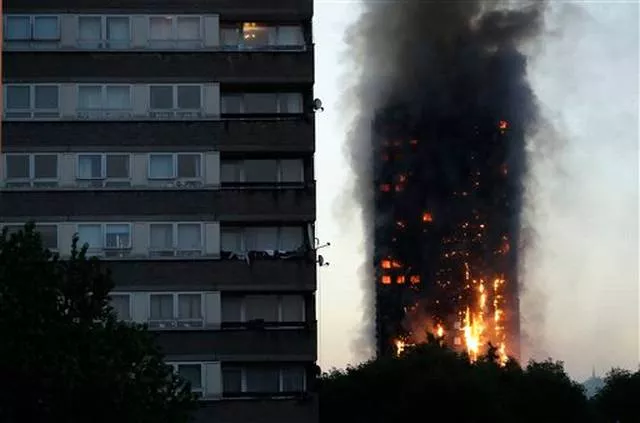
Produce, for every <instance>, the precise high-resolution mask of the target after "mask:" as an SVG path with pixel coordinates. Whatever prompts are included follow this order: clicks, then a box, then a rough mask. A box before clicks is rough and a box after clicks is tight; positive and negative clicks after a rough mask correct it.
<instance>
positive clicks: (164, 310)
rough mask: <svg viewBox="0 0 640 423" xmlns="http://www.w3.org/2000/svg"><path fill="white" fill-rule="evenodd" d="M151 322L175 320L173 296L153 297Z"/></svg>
mask: <svg viewBox="0 0 640 423" xmlns="http://www.w3.org/2000/svg"><path fill="white" fill-rule="evenodd" d="M150 298H151V310H150V313H149V314H150V317H151V320H170V319H173V295H171V294H167V295H164V294H163V295H151V297H150Z"/></svg>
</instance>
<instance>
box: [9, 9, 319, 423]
mask: <svg viewBox="0 0 640 423" xmlns="http://www.w3.org/2000/svg"><path fill="white" fill-rule="evenodd" d="M3 3H4V17H3V18H4V50H3V82H4V85H3V102H4V104H3V106H4V107H3V119H2V120H3V122H2V144H1V153H2V161H1V172H0V225H8V226H10V227H12V226H13V225H16V227H17V225H21V224H23V223H24V222H26V221H29V220H33V221H35V222H36V224H37V228H38V229H39V230H40V231H41V233H42V235H43V239H44V241H45V243H46V245H47V246H48V247H49V248H51V249H53V250H56V251H58V252H59V253H60V254H61V255H62V256H63V257H64V256H65V255H68V254H69V251H70V245H71V241H72V238H73V236H74V234H78V236H79V238H80V242H81V243H87V244H88V245H89V252H90V253H91V254H92V255H97V256H99V257H101V258H102V259H103V261H104V263H105V264H106V265H107V266H108V267H109V268H110V269H111V270H112V272H113V277H114V280H115V283H116V289H115V291H114V292H113V293H112V296H111V298H112V302H113V305H114V307H115V309H116V310H117V311H118V314H119V316H120V317H121V318H122V319H123V320H128V321H132V322H140V323H146V324H148V325H149V328H150V329H151V330H153V331H155V332H157V335H158V336H157V339H158V343H159V345H160V347H161V348H162V350H163V352H164V353H165V355H166V357H167V360H168V362H170V363H172V364H173V365H174V366H175V368H176V371H177V372H178V373H179V374H181V375H182V376H183V377H184V378H186V379H187V380H189V381H190V382H191V384H192V388H193V390H194V391H195V392H197V393H198V394H199V395H200V397H201V399H202V401H201V405H202V407H201V409H200V411H199V412H198V414H197V416H196V421H202V422H205V421H206V422H221V423H235V422H247V423H249V422H250V423H262V422H279V423H281V422H291V423H294V422H295V423H301V422H315V421H317V401H316V399H315V395H314V379H315V376H316V365H315V363H316V344H317V342H316V336H317V330H316V313H315V290H316V269H315V267H316V259H315V256H316V255H315V238H314V221H315V186H314V169H313V153H314V148H315V138H314V109H313V81H314V79H313V78H314V60H313V44H312V31H311V18H312V14H313V9H312V0H268V1H257V0H242V1H227V0H201V1H196V0H163V1H151V0H118V1H111V2H105V1H98V0H62V1H60V2H49V1H45V0H5V1H4V2H3Z"/></svg>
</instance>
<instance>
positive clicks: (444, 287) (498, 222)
mask: <svg viewBox="0 0 640 423" xmlns="http://www.w3.org/2000/svg"><path fill="white" fill-rule="evenodd" d="M512 3H513V2H499V1H496V0H487V1H481V0H475V1H451V0H435V1H434V0H430V1H425V0H405V1H388V2H384V1H383V2H380V1H365V3H364V12H363V14H362V16H361V18H360V19H359V21H358V22H357V23H356V24H355V25H354V27H352V28H351V30H350V31H349V33H348V39H347V43H348V44H349V47H350V51H351V52H352V53H353V56H352V60H353V63H354V69H353V71H354V76H353V77H354V79H355V80H356V81H357V83H356V84H355V86H354V87H352V88H353V90H352V92H351V93H350V94H351V95H352V96H353V98H355V99H357V104H356V105H355V108H356V110H357V111H358V114H357V116H356V117H355V118H354V120H353V123H352V126H351V131H350V133H349V134H348V144H347V155H348V157H349V159H350V163H351V166H352V168H353V170H354V173H355V177H356V180H355V185H354V187H353V188H354V189H353V196H354V198H355V199H356V200H357V201H358V202H359V203H360V204H361V206H362V213H363V221H364V222H365V224H366V225H368V227H367V230H366V238H367V243H366V244H367V249H368V251H367V257H368V260H369V262H368V263H367V266H365V269H364V270H363V273H364V274H363V275H362V279H363V281H364V284H365V293H366V296H367V298H366V299H365V301H366V304H367V306H368V307H369V308H368V309H367V310H365V316H366V317H365V318H368V319H370V320H369V322H371V320H372V319H373V316H374V315H376V313H375V311H374V310H375V308H376V307H377V310H378V313H377V315H378V318H377V321H376V322H375V325H376V328H377V330H376V333H377V338H378V339H377V346H376V349H377V350H378V352H379V353H382V354H385V353H388V351H389V348H390V346H391V340H392V338H393V337H396V336H398V335H403V334H404V335H407V334H408V335H410V332H412V331H414V329H413V328H414V327H415V322H410V323H409V324H407V322H406V318H407V315H408V314H407V310H413V311H414V313H410V314H413V315H419V316H425V322H429V323H426V324H428V325H433V324H435V323H436V322H437V323H442V324H446V325H447V327H448V328H451V329H452V325H451V321H452V320H459V319H460V316H461V313H462V312H463V311H464V308H465V307H466V306H469V305H472V306H473V305H474V304H475V301H476V298H475V294H474V292H476V291H474V290H475V289H476V288H478V289H480V290H484V289H485V285H484V284H485V282H486V283H487V285H486V290H487V292H489V291H491V294H492V295H493V298H494V300H495V301H496V302H494V303H492V304H491V307H490V312H491V313H492V314H491V315H492V316H493V315H494V314H496V315H497V314H498V313H502V312H506V315H507V316H508V322H507V323H506V325H505V326H500V325H498V324H496V325H495V327H494V328H493V332H492V335H496V334H498V333H499V332H500V331H502V332H504V331H507V332H509V335H511V336H512V337H513V338H519V315H518V313H519V306H518V283H519V278H518V268H519V265H520V255H519V252H520V249H521V247H522V240H521V237H520V234H521V231H520V228H521V227H522V226H523V224H522V221H521V216H522V214H523V198H524V182H523V181H524V178H525V176H526V172H527V160H526V157H527V156H526V151H525V148H526V139H527V137H528V135H529V134H530V133H531V132H532V131H533V130H534V129H535V128H536V127H537V126H538V124H539V118H538V112H537V106H536V102H535V99H534V95H533V94H532V91H531V89H530V88H529V85H528V82H527V74H526V68H527V62H526V57H525V56H524V55H523V54H522V53H521V51H522V46H523V45H524V44H526V43H527V42H529V41H531V40H535V39H536V37H537V35H538V34H539V31H540V27H541V22H542V18H543V11H544V8H545V2H543V1H535V2H526V3H525V2H519V3H517V4H515V5H514V4H512ZM500 281H502V282H503V283H506V287H503V286H502V285H500V283H499V282H500ZM494 282H495V283H494ZM480 285H482V287H480ZM500 289H502V290H503V291H499V290H500ZM505 299H506V300H505ZM498 300H500V301H503V300H504V302H503V303H502V302H501V303H500V304H498ZM416 308H417V309H418V310H417V311H416ZM496 321H497V317H496ZM371 323H372V322H371ZM499 326H500V327H499ZM366 328H367V329H366V333H365V336H366V337H368V336H370V334H371V333H372V331H371V327H370V326H368V325H366ZM490 338H491V339H494V338H492V337H490ZM455 341H458V340H455ZM370 342H371V344H373V339H370ZM452 342H454V340H453V339H452ZM512 344H517V340H516V342H512ZM512 348H513V349H512V350H510V352H511V353H514V354H517V352H518V351H517V345H514V346H513V347H512Z"/></svg>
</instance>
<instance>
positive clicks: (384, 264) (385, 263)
mask: <svg viewBox="0 0 640 423" xmlns="http://www.w3.org/2000/svg"><path fill="white" fill-rule="evenodd" d="M380 267H382V268H383V269H391V260H382V262H380Z"/></svg>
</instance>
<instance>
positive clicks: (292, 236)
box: [278, 226, 304, 251]
mask: <svg viewBox="0 0 640 423" xmlns="http://www.w3.org/2000/svg"><path fill="white" fill-rule="evenodd" d="M303 242H304V233H303V231H302V228H301V227H296V226H293V227H291V226H288V227H287V226H285V227H282V228H280V239H279V240H278V250H280V251H296V250H298V249H299V248H300V247H302V244H303Z"/></svg>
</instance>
